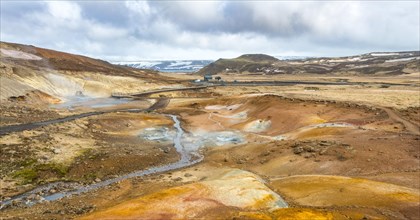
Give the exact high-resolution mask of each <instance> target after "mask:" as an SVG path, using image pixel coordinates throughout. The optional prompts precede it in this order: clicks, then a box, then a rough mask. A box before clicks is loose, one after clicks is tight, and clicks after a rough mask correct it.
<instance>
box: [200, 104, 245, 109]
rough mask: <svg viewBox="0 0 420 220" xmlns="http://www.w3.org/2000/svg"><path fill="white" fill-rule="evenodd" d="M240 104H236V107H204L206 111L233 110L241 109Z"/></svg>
mask: <svg viewBox="0 0 420 220" xmlns="http://www.w3.org/2000/svg"><path fill="white" fill-rule="evenodd" d="M241 105H242V104H236V105H228V106H226V105H209V106H206V107H205V109H206V110H235V109H237V108H239V107H241Z"/></svg>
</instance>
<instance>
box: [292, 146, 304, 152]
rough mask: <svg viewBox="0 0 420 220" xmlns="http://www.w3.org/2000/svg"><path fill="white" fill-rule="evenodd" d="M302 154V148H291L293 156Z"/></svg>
mask: <svg viewBox="0 0 420 220" xmlns="http://www.w3.org/2000/svg"><path fill="white" fill-rule="evenodd" d="M302 152H303V147H295V148H293V153H294V154H301V153H302Z"/></svg>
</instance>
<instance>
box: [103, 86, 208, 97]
mask: <svg viewBox="0 0 420 220" xmlns="http://www.w3.org/2000/svg"><path fill="white" fill-rule="evenodd" d="M208 87H210V86H196V87H184V88H170V89H158V90H151V91H145V92H136V93H112V95H111V96H112V97H114V98H134V97H142V96H148V95H151V94H156V93H162V92H176V91H184V90H199V89H206V88H208Z"/></svg>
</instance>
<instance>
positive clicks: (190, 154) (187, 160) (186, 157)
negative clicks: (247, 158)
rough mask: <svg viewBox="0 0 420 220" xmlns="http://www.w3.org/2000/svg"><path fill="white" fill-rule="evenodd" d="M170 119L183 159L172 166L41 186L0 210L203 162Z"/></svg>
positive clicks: (12, 200) (177, 121) (177, 148)
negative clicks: (85, 182) (91, 181)
mask: <svg viewBox="0 0 420 220" xmlns="http://www.w3.org/2000/svg"><path fill="white" fill-rule="evenodd" d="M167 116H168V117H170V118H171V119H172V120H173V122H174V125H173V127H174V129H175V130H176V134H175V135H174V137H173V144H174V147H175V149H176V151H177V152H178V153H179V154H180V156H181V159H180V160H178V161H177V162H175V163H171V164H167V165H163V166H157V167H152V168H149V169H146V170H140V171H136V172H133V173H129V174H126V175H122V176H119V177H116V178H113V179H108V180H105V181H101V182H98V183H95V184H91V185H87V186H86V185H81V184H78V183H68V182H54V183H50V184H47V185H44V186H40V187H38V188H35V189H34V190H31V191H29V192H26V193H23V194H21V195H18V196H15V197H13V198H11V199H8V200H5V201H2V202H1V206H0V209H2V208H5V207H7V206H8V205H10V204H12V203H14V202H23V203H24V204H26V205H33V204H36V203H38V202H43V201H54V200H58V199H61V198H64V197H67V196H71V195H75V194H80V193H84V192H88V191H90V190H94V189H98V188H100V187H104V186H107V185H110V184H113V183H116V182H119V181H122V180H125V179H128V178H133V177H140V176H144V175H149V174H155V173H160V172H165V171H170V170H174V169H179V168H182V167H187V166H190V165H193V164H195V163H198V162H199V161H201V160H202V159H203V158H202V156H200V155H199V154H198V152H197V150H198V147H189V148H188V149H186V148H185V147H184V145H183V143H182V138H183V135H184V133H185V132H184V130H183V129H182V127H181V123H180V121H179V120H178V118H177V116H175V115H167ZM56 187H59V188H60V189H64V190H63V191H61V192H57V193H50V192H51V189H53V188H56ZM41 192H42V193H43V195H44V196H43V197H40V196H34V195H37V194H39V193H41Z"/></svg>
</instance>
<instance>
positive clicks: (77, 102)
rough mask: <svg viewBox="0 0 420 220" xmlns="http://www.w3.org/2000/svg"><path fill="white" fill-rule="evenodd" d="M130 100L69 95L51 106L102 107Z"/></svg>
mask: <svg viewBox="0 0 420 220" xmlns="http://www.w3.org/2000/svg"><path fill="white" fill-rule="evenodd" d="M130 101H132V99H116V98H112V97H106V98H94V97H90V96H70V97H65V98H64V102H63V103H59V104H52V105H50V107H51V108H55V109H69V110H74V109H76V108H80V107H88V108H104V107H110V106H114V105H119V104H124V103H128V102H130Z"/></svg>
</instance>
